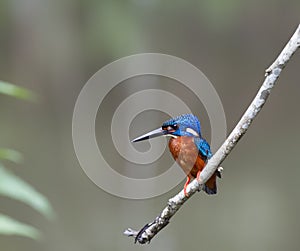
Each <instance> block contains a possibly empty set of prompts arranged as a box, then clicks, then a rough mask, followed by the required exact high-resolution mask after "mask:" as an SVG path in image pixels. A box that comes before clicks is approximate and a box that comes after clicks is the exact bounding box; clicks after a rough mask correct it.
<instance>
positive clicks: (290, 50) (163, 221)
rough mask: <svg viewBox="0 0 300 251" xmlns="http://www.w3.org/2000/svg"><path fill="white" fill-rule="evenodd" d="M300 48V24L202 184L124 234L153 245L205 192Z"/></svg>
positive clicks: (210, 163)
mask: <svg viewBox="0 0 300 251" xmlns="http://www.w3.org/2000/svg"><path fill="white" fill-rule="evenodd" d="M299 47H300V25H299V26H298V28H297V29H296V31H295V33H294V35H293V36H292V37H291V39H290V40H289V42H288V43H287V44H286V46H285V47H284V49H283V50H282V52H281V53H280V55H279V56H278V57H277V59H276V60H275V61H274V63H273V64H272V65H271V66H270V67H269V68H268V69H267V70H266V75H265V77H266V78H265V80H264V82H263V84H262V86H261V88H260V89H259V91H258V93H257V94H256V96H255V98H254V99H253V101H252V103H251V104H250V106H249V107H248V109H247V110H246V112H245V113H244V115H243V116H242V118H241V119H240V121H239V123H238V124H237V125H236V127H235V128H234V129H233V131H232V132H231V134H230V135H229V136H228V138H227V139H226V140H225V142H224V143H223V145H222V146H221V147H220V148H219V149H218V151H217V152H216V153H215V154H214V155H213V157H212V158H211V159H210V160H209V161H208V163H207V165H206V166H205V168H204V169H203V171H202V172H201V175H200V181H199V182H198V181H197V180H196V179H195V180H193V181H192V182H191V183H190V184H189V185H188V187H187V194H188V195H189V196H188V197H185V196H184V193H183V190H182V191H181V192H180V193H178V194H177V195H176V196H174V197H173V198H171V199H169V201H168V205H167V206H166V207H165V208H164V209H163V211H162V212H161V213H160V215H159V216H157V217H156V219H155V220H154V221H152V222H151V223H148V224H146V225H145V226H144V227H143V228H142V229H141V230H140V231H135V230H132V229H130V228H128V229H127V230H125V232H124V234H125V235H127V236H132V237H134V238H135V242H139V243H141V244H144V243H147V242H150V240H151V239H152V238H153V237H154V236H155V235H156V234H157V233H158V232H159V231H160V230H162V229H163V228H164V227H165V226H166V225H167V224H168V223H169V221H170V219H171V217H172V216H174V215H175V213H176V212H177V211H178V210H179V209H180V207H181V206H182V205H183V204H184V203H185V202H186V201H187V200H188V199H189V198H191V196H192V195H193V194H194V193H195V192H196V191H200V190H201V189H202V186H203V184H205V182H206V181H207V180H208V179H209V178H210V177H211V176H212V175H213V174H214V173H215V171H216V170H217V168H218V167H219V166H220V164H221V163H222V162H223V161H224V159H225V158H226V157H227V156H228V154H229V153H230V152H231V150H232V149H233V148H234V147H235V146H236V144H237V142H238V141H239V140H240V139H241V137H242V136H243V135H244V134H245V133H246V131H247V130H248V128H249V126H250V124H251V123H252V121H253V119H254V118H255V117H256V116H257V114H258V113H259V112H260V110H261V108H262V107H263V105H264V104H265V102H266V100H267V98H268V96H269V94H270V92H271V90H272V88H273V87H274V86H275V83H276V80H277V78H278V77H279V75H280V73H281V71H282V69H283V68H284V67H285V66H286V64H287V63H288V61H289V60H290V58H291V57H292V55H293V54H294V53H295V52H296V50H297V49H298V48H299Z"/></svg>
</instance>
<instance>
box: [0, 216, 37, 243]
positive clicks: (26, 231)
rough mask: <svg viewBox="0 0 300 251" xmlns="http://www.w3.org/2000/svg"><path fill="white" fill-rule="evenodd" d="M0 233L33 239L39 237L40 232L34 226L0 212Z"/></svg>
mask: <svg viewBox="0 0 300 251" xmlns="http://www.w3.org/2000/svg"><path fill="white" fill-rule="evenodd" d="M0 234H5V235H20V236H24V237H29V238H32V239H35V240H38V239H40V238H41V233H40V232H39V231H38V230H37V229H36V228H34V227H32V226H29V225H26V224H24V223H21V222H19V221H16V220H14V219H12V218H10V217H8V216H6V215H3V214H0Z"/></svg>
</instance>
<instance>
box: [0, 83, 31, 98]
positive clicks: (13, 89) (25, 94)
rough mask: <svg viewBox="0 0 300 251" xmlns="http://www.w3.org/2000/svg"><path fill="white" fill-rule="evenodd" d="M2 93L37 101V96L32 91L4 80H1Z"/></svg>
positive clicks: (0, 88) (0, 89)
mask: <svg viewBox="0 0 300 251" xmlns="http://www.w3.org/2000/svg"><path fill="white" fill-rule="evenodd" d="M0 93H2V94H6V95H9V96H12V97H15V98H19V99H24V100H29V101H37V96H36V95H35V94H34V93H33V92H32V91H29V90H27V89H25V88H22V87H19V86H16V85H13V84H11V83H7V82H4V81H0Z"/></svg>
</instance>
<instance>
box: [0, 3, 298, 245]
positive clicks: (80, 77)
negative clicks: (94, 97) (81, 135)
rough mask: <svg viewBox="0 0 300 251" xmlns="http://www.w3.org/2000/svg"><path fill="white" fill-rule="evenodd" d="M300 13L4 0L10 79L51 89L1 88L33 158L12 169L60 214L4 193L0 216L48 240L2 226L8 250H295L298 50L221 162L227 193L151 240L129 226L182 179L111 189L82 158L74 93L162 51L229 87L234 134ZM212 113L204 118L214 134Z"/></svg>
mask: <svg viewBox="0 0 300 251" xmlns="http://www.w3.org/2000/svg"><path fill="white" fill-rule="evenodd" d="M299 10H300V2H299V1H298V0H291V1H283V0H275V1H274V0H272V1H271V0H266V1H238V0H231V1H223V2H221V1H192V0H189V1H177V0H175V1H174V0H173V1H158V0H155V1H154V0H152V1H146V0H140V1H138V0H131V1H114V0H111V1H95V0H90V1H79V0H75V1H74V0H73V1H71V0H65V1H34V0H25V1H16V0H13V1H9V0H2V1H1V2H0V31H1V33H0V34H1V35H0V78H1V79H2V80H5V81H9V82H12V83H14V84H17V85H19V86H23V87H26V88H29V89H31V90H33V91H35V92H36V93H37V94H38V95H39V96H40V97H41V99H40V102H39V103H30V102H24V101H22V100H15V99H12V98H10V97H6V96H1V99H0V114H1V123H0V129H1V130H0V138H1V146H2V147H4V146H5V147H10V148H13V149H16V150H18V151H20V152H22V153H23V154H24V156H25V162H24V164H23V165H22V167H19V168H16V169H15V170H14V172H15V173H16V174H17V175H18V176H20V177H22V178H23V179H24V180H26V181H27V182H29V183H31V184H32V185H33V186H34V187H35V188H36V189H37V190H38V191H40V192H41V193H43V194H44V195H46V196H47V198H48V199H49V200H50V202H51V203H52V206H53V207H54V210H55V212H56V214H57V218H56V220H54V221H50V222H49V221H48V220H46V219H44V218H43V217H42V216H41V215H39V214H38V213H37V212H35V211H34V210H32V209H31V208H29V207H27V206H26V205H23V204H21V203H19V202H17V201H14V200H10V199H7V198H2V197H1V198H0V203H1V211H2V212H5V213H8V214H9V215H10V216H12V217H14V218H17V219H19V220H21V221H24V222H28V223H31V224H33V225H34V226H36V227H37V228H39V229H41V231H42V232H43V233H44V235H45V238H44V240H43V241H40V242H35V241H33V240H31V239H26V238H23V237H4V236H0V247H1V248H0V249H1V250H12V251H13V250H24V251H27V250H28V251H29V250H30V251H34V250H49V251H50V250H70V251H77V250H78V251H79V250H150V249H151V250H159V249H160V250H162V249H163V250H183V249H191V250H194V249H199V250H210V251H211V250H231V251H232V250H274V251H275V250H296V249H297V248H298V247H299V244H300V241H299V233H300V220H299V211H300V199H299V197H300V193H299V189H298V187H299V185H298V183H299V181H298V179H299V178H298V176H299V174H300V169H299V163H298V157H297V154H299V153H298V152H299V143H298V142H299V140H300V136H299V131H298V130H299V125H300V117H299V102H298V101H299V99H300V94H299V64H300V56H299V53H297V54H296V55H295V56H294V58H293V59H292V61H291V62H289V64H288V66H287V67H286V69H285V70H284V71H283V72H282V74H281V76H280V79H279V81H278V85H277V86H276V88H275V89H274V91H273V92H272V94H271V96H270V98H269V100H268V102H267V104H266V106H265V107H264V109H263V110H262V112H261V113H260V114H259V116H258V117H257V119H256V120H255V121H254V123H253V125H252V126H251V128H250V130H249V131H248V133H247V134H246V135H245V136H244V138H243V139H242V140H241V141H240V142H239V144H238V146H237V147H236V148H235V149H234V151H233V152H232V153H231V154H230V156H229V157H228V158H227V159H226V161H225V162H224V163H223V167H224V169H225V171H224V175H223V179H222V180H221V181H219V193H218V195H217V196H214V197H208V196H206V195H204V194H197V195H196V196H194V197H193V198H192V199H191V200H190V201H189V202H188V203H187V204H186V205H185V206H184V207H183V208H182V209H181V210H180V211H179V212H178V213H177V215H176V216H175V217H174V218H173V219H172V222H171V224H170V225H169V226H168V227H167V228H166V229H165V230H163V231H162V232H161V233H160V234H159V235H158V236H157V237H155V239H153V241H152V243H151V244H150V245H146V246H138V245H134V244H133V240H132V239H128V238H126V237H125V236H123V235H122V232H123V230H124V229H125V228H127V227H132V228H139V227H141V226H142V225H144V224H145V223H146V222H148V221H150V220H152V219H153V218H154V217H155V216H156V215H157V214H158V213H159V212H160V210H161V209H162V208H163V207H164V206H165V204H166V201H167V199H168V198H169V197H171V196H172V195H174V194H175V193H177V192H178V191H179V189H180V188H181V186H178V187H177V188H175V189H173V190H172V191H170V192H169V193H167V194H164V195H162V196H159V197H156V198H152V199H148V200H127V199H122V198H118V197H115V196H112V195H110V194H108V193H106V192H104V191H102V190H101V189H100V188H98V187H97V186H96V185H94V184H93V183H92V182H91V181H90V180H89V179H88V177H87V176H86V175H85V173H84V172H83V170H82V169H81V168H80V165H79V163H78V161H77V159H76V155H75V153H74V149H73V144H72V135H71V129H72V113H73V108H74V104H75V101H76V98H77V96H78V94H79V92H80V90H81V88H82V87H83V85H84V84H85V83H86V81H87V80H88V79H89V78H90V77H91V76H92V75H93V74H94V73H95V72H96V71H97V70H99V69H100V68H101V67H103V66H105V65H106V64H108V63H110V62H112V61H114V60H117V59H119V58H121V57H124V56H128V55H132V54H136V53H144V52H159V53H164V54H170V55H174V56H177V57H180V58H183V59H185V60H186V61H188V62H190V63H192V64H193V65H195V66H196V67H198V68H199V69H201V70H202V71H203V72H204V73H205V75H206V76H207V77H208V78H209V79H210V81H211V82H212V83H213V84H214V87H215V88H216V90H217V92H218V94H219V96H220V97H221V100H222V102H223V105H224V109H225V113H226V118H227V123H228V131H230V130H231V129H232V128H233V127H234V125H235V124H236V123H237V121H238V119H239V118H240V116H241V115H242V114H243V112H244V110H245V109H246V107H247V106H248V104H249V103H250V101H251V100H252V98H253V97H254V95H255V93H256V91H257V89H258V88H259V86H260V85H261V82H262V81H263V79H264V70H265V69H266V68H267V67H268V66H269V65H270V64H271V63H272V61H273V60H274V59H275V57H276V56H277V55H278V53H279V52H280V50H281V49H282V48H283V46H284V45H285V43H286V42H287V40H288V39H289V38H290V36H291V35H292V33H293V32H294V30H295V29H296V27H297V25H298V23H299ZM141 81H143V80H142V79H141ZM144 116H145V118H146V114H145V115H144ZM161 116H162V118H166V115H163V114H161ZM99 123H100V124H101V121H99V120H98V122H97V124H98V125H99ZM151 123H152V122H151ZM208 123H209V122H207V120H202V124H203V128H204V129H205V131H206V134H208V135H209V131H208V130H209V124H208ZM157 126H158V125H157V122H155V121H154V122H153V124H150V125H149V127H153V129H154V128H155V127H157ZM99 130H100V129H99ZM141 130H142V129H141ZM98 133H99V134H98V135H101V132H98ZM132 133H134V132H132ZM208 137H209V136H208ZM166 154H168V153H166ZM166 161H168V162H170V158H168V157H166ZM117 168H118V167H117ZM119 168H120V167H119Z"/></svg>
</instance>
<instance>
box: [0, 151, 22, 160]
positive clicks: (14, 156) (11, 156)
mask: <svg viewBox="0 0 300 251" xmlns="http://www.w3.org/2000/svg"><path fill="white" fill-rule="evenodd" d="M1 159H2V160H9V161H12V162H15V163H16V164H19V163H21V162H22V161H23V156H22V154H21V153H19V152H18V151H16V150H13V149H7V148H0V160H1Z"/></svg>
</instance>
